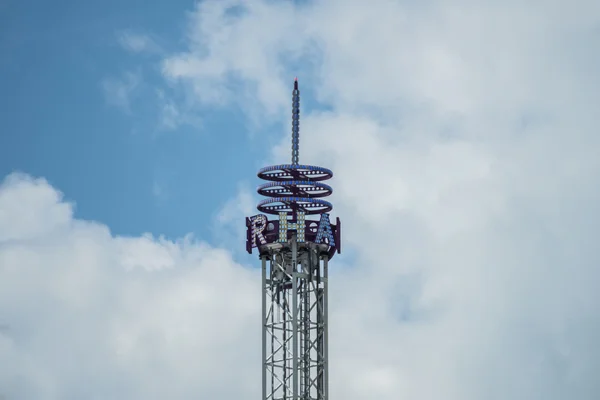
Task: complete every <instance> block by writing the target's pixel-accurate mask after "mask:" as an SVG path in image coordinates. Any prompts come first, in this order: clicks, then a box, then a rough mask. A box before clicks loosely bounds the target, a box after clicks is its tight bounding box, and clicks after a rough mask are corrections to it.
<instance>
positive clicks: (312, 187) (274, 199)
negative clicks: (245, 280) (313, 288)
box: [246, 78, 340, 254]
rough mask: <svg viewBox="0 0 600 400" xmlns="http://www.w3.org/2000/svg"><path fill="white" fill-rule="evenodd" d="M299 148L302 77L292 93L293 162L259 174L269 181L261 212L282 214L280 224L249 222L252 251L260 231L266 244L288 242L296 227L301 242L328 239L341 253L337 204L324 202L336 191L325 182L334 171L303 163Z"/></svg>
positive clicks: (259, 218)
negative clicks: (315, 218)
mask: <svg viewBox="0 0 600 400" xmlns="http://www.w3.org/2000/svg"><path fill="white" fill-rule="evenodd" d="M299 145H300V89H299V85H298V78H295V79H294V89H293V90H292V160H291V161H292V162H291V164H280V165H272V166H268V167H264V168H262V169H260V170H259V171H258V178H260V179H262V180H264V181H267V182H266V183H263V184H262V185H260V186H259V187H258V194H260V195H261V196H264V197H265V198H264V199H263V200H261V201H260V202H259V203H258V205H257V208H258V211H260V212H261V213H263V214H271V215H278V216H279V218H278V221H269V220H268V219H267V216H266V215H263V214H259V215H256V216H254V217H252V218H251V219H247V221H246V225H247V226H248V227H249V231H248V244H247V249H248V250H249V251H250V250H251V248H252V247H257V246H259V244H258V243H257V242H256V239H257V236H256V235H258V233H257V232H258V230H259V229H260V232H261V237H262V239H264V240H265V242H264V243H262V244H265V243H272V242H273V241H278V242H283V241H287V238H288V228H289V227H291V226H293V227H296V228H295V229H296V230H297V232H298V240H299V241H300V242H303V241H304V239H306V241H315V243H322V242H323V241H324V240H325V241H327V243H328V244H329V246H330V247H331V249H330V250H331V252H332V253H331V254H333V252H335V251H336V250H337V252H338V253H339V252H340V243H339V242H340V238H339V235H340V225H339V224H340V222H339V219H337V220H336V224H335V225H333V224H330V222H329V212H330V211H331V210H332V209H333V204H331V203H330V202H328V201H326V200H324V197H327V196H329V195H331V194H332V192H333V189H332V188H331V186H329V185H327V184H325V183H324V182H323V181H326V180H328V179H331V178H332V177H333V172H332V171H331V170H330V169H327V168H323V167H318V166H313V165H303V164H300V160H299V158H300V151H299V150H300V146H299ZM307 215H320V221H318V223H317V221H311V220H307V219H305V217H306V216H307ZM289 217H291V218H289ZM283 230H285V232H284V231H283ZM262 232H265V233H264V234H263V233H262ZM300 233H302V235H300ZM305 234H306V235H305ZM336 238H337V239H336ZM261 242H262V240H261ZM250 243H251V244H250Z"/></svg>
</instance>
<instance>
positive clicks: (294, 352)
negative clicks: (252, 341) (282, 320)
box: [292, 234, 299, 400]
mask: <svg viewBox="0 0 600 400" xmlns="http://www.w3.org/2000/svg"><path fill="white" fill-rule="evenodd" d="M298 275H299V274H298V243H297V241H296V235H295V234H294V235H293V236H292V312H293V315H292V331H293V332H292V335H293V336H292V357H293V361H292V374H294V375H293V377H292V396H293V397H292V399H294V400H297V399H298V383H299V382H298V339H299V338H298V333H299V329H298V278H299V276H298Z"/></svg>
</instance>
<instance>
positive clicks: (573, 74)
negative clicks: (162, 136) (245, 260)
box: [0, 0, 600, 400]
mask: <svg viewBox="0 0 600 400" xmlns="http://www.w3.org/2000/svg"><path fill="white" fill-rule="evenodd" d="M244 4H245V5H244ZM234 5H237V6H238V7H241V8H238V9H236V12H235V13H232V12H228V11H227V10H226V8H227V7H228V6H234ZM599 20H600V13H599V12H598V5H597V4H596V3H595V2H584V1H580V2H575V3H570V5H566V4H565V3H561V2H551V3H547V2H546V3H544V4H542V3H541V2H533V1H532V2H528V3H523V2H511V1H508V2H499V3H489V2H488V3H485V4H483V3H481V4H479V3H478V4H473V3H470V2H463V1H458V2H454V3H453V4H452V5H449V4H447V3H446V2H438V3H436V2H427V3H414V4H413V3H404V2H393V1H383V0H382V1H375V2H370V3H369V4H368V5H367V4H366V3H365V2H361V1H347V0H346V1H343V2H342V1H328V2H313V3H308V4H303V5H300V6H291V5H290V4H289V3H282V2H277V3H273V2H253V3H252V4H249V3H245V2H244V3H242V2H241V1H228V2H223V1H205V2H202V3H200V4H199V5H198V9H197V10H196V12H195V13H194V14H192V17H191V24H192V29H191V30H190V50H189V52H187V53H183V54H179V55H176V56H174V57H172V58H169V59H166V60H165V62H164V71H165V73H166V74H167V76H168V77H169V78H176V79H180V80H182V84H183V85H186V84H189V85H191V86H192V87H193V88H194V90H195V92H196V94H197V95H198V97H199V100H200V101H204V102H209V103H211V104H214V103H216V104H227V103H228V102H230V101H232V99H233V98H232V97H231V93H232V90H233V89H232V87H234V86H235V85H237V86H239V88H237V86H236V89H239V90H241V91H242V93H243V97H242V99H243V100H244V102H241V103H240V104H241V105H242V106H245V107H247V108H246V111H248V112H249V113H250V114H254V117H256V114H257V113H258V114H260V115H261V116H263V117H265V118H267V117H268V116H271V115H275V114H276V113H279V112H283V114H282V115H283V116H285V117H287V115H288V114H289V108H290V106H289V98H290V94H289V84H290V82H289V80H288V79H287V75H288V72H287V71H288V70H289V69H288V67H289V65H290V64H289V63H290V62H291V63H295V62H297V61H298V60H297V59H296V58H295V56H294V55H293V54H294V52H297V54H298V55H299V56H298V57H300V58H301V57H308V56H309V55H310V56H311V57H312V60H315V61H314V62H312V63H308V64H303V65H304V66H305V68H306V70H304V71H303V74H299V75H300V79H301V88H303V87H307V86H308V85H310V86H312V87H314V88H317V95H318V96H319V98H320V99H321V100H322V101H324V102H326V103H327V105H328V106H329V108H330V109H331V111H329V112H312V113H304V112H303V114H302V125H301V128H302V134H301V152H300V157H301V160H302V161H304V162H310V163H315V164H318V165H325V166H328V167H331V168H332V169H333V170H334V172H335V173H336V177H335V180H334V182H333V183H332V184H333V185H334V190H335V193H334V198H333V201H334V204H335V206H336V209H335V211H336V213H337V214H338V215H339V216H340V217H341V218H342V220H343V226H344V232H343V239H344V246H345V247H346V248H351V249H352V250H353V251H354V252H355V253H356V259H355V260H354V259H353V260H347V259H346V260H344V259H343V258H341V259H340V258H336V259H334V261H333V262H332V270H333V271H332V277H331V292H330V296H331V305H330V311H331V328H330V338H331V346H330V356H331V367H330V368H331V379H332V381H331V384H330V388H331V389H330V390H331V397H332V398H344V399H348V400H358V399H372V398H373V397H377V398H379V399H382V400H386V399H390V400H392V399H393V400H396V399H399V398H400V399H420V400H427V399H432V400H433V399H449V400H453V399H461V400H462V399H482V398H486V399H515V400H521V399H527V400H530V399H542V398H543V399H545V400H555V399H556V400H562V399H566V398H572V399H582V400H587V399H595V398H597V397H598V392H599V391H600V387H599V383H598V380H597V371H598V370H599V369H600V362H599V361H598V360H600V354H599V351H598V350H597V346H596V342H597V337H598V336H599V335H600V320H599V319H598V315H600V294H599V293H598V291H597V283H596V282H600V276H599V275H600V270H599V269H598V267H597V266H598V264H599V261H600V260H599V257H598V252H597V250H596V248H597V243H596V240H595V236H596V235H595V233H596V232H595V228H596V226H597V225H598V223H599V222H600V221H599V218H598V215H599V214H598V206H597V204H598V200H599V198H600V191H599V190H598V189H597V185H596V183H597V182H598V176H599V173H600V165H599V163H600V161H599V160H598V157H597V155H596V154H595V153H596V148H598V146H599V145H600V143H599V142H600V139H599V138H598V135H597V132H596V126H597V123H596V122H597V117H596V111H597V106H598V104H600V101H599V100H600V99H599V97H598V96H599V95H598V93H597V91H596V90H595V88H596V87H597V86H598V83H599V82H598V78H597V76H596V75H595V71H596V70H597V68H598V66H599V60H598V56H597V55H596V54H595V53H593V52H589V51H586V50H587V48H591V47H593V44H594V43H597V39H598V38H597V37H596V36H595V35H597V33H596V32H597V31H596V30H594V26H595V25H594V24H596V23H597V22H598V21H599ZM289 75H290V76H293V75H294V73H290V74H289ZM303 76H304V77H306V76H309V77H310V78H311V79H303ZM249 99H252V102H251V103H250V102H249ZM286 113H287V114H286ZM286 126H287V124H286ZM288 148H289V138H288V137H287V136H286V137H285V139H282V145H281V146H280V147H279V148H277V149H274V150H273V159H274V160H277V161H284V160H287V159H288V154H287V153H288V151H287V149H288ZM248 201H249V197H248V196H247V195H245V194H244V191H243V190H242V191H241V194H240V197H239V198H238V199H236V200H232V202H231V203H230V205H228V206H226V207H225V208H224V210H223V213H222V214H221V217H222V221H225V222H227V221H231V220H235V218H237V217H235V216H236V215H237V216H241V213H246V212H249V210H248V209H247V208H248V207H247V204H246V203H248ZM240 223H241V224H243V221H240ZM0 237H1V238H2V240H3V241H2V242H0V278H1V279H0V322H2V323H5V324H9V325H10V327H11V329H10V333H9V334H7V333H1V334H0V360H10V361H9V362H8V363H4V364H3V363H0V387H2V388H8V389H7V390H8V392H9V394H10V393H14V394H15V396H13V397H16V398H48V399H52V398H57V399H58V398H61V399H62V398H69V397H77V398H94V396H96V397H98V398H100V397H102V398H105V397H109V398H117V399H118V398H127V399H136V398H197V397H200V398H209V397H219V398H224V399H233V398H241V397H259V396H260V394H259V390H260V361H259V359H260V355H259V354H260V353H259V352H260V348H259V347H260V340H258V336H259V325H258V324H259V323H258V321H259V318H260V317H259V304H258V300H259V291H260V288H259V284H258V276H257V274H256V273H254V272H253V271H249V270H248V269H246V268H244V267H242V266H240V265H237V264H236V263H235V262H234V261H233V260H232V259H231V256H230V255H229V253H228V252H226V251H224V250H220V249H216V248H213V247H211V246H209V245H207V244H204V243H198V242H195V241H193V239H191V238H185V239H182V240H180V241H178V242H169V241H166V240H164V239H160V238H159V239H155V238H152V237H141V238H121V237H114V236H112V235H111V234H110V232H109V231H108V229H107V228H106V227H104V226H102V225H100V224H97V223H91V222H85V221H80V220H74V219H73V217H72V209H71V206H70V205H68V204H66V203H64V202H62V200H61V197H60V195H59V194H58V193H57V192H56V191H55V190H53V189H52V188H51V187H49V186H48V185H47V184H46V183H45V182H43V181H39V180H37V181H36V180H32V179H31V178H27V177H22V176H21V177H11V178H10V179H9V181H8V182H7V183H5V184H4V185H3V186H2V188H1V189H0ZM236 246H243V243H238V244H237V245H236ZM348 262H349V263H351V264H352V265H351V267H352V268H344V267H343V265H344V263H348ZM220 296H221V297H220ZM7 364H8V365H10V368H7V367H6V366H5V365H7ZM83 382H85V383H83ZM3 390H4V389H3Z"/></svg>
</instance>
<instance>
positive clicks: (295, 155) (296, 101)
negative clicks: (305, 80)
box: [292, 78, 300, 165]
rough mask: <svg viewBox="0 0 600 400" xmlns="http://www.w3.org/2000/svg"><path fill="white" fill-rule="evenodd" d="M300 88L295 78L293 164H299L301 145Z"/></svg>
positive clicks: (293, 93)
mask: <svg viewBox="0 0 600 400" xmlns="http://www.w3.org/2000/svg"><path fill="white" fill-rule="evenodd" d="M299 142H300V90H299V89H298V78H295V79H294V90H293V91H292V165H298V162H299V160H298V158H299V155H300V154H299V145H300V143H299Z"/></svg>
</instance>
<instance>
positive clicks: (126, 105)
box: [102, 72, 142, 113]
mask: <svg viewBox="0 0 600 400" xmlns="http://www.w3.org/2000/svg"><path fill="white" fill-rule="evenodd" d="M141 82H142V77H141V74H140V73H138V72H128V73H126V74H125V76H124V77H123V79H115V78H107V79H104V80H103V81H102V89H103V91H104V97H105V99H106V102H107V103H108V104H110V105H112V106H116V107H118V108H120V109H121V110H122V111H124V112H126V113H130V112H131V101H132V98H133V96H134V95H135V92H136V90H137V89H138V88H139V87H140V84H141Z"/></svg>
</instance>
